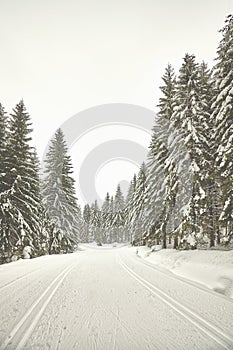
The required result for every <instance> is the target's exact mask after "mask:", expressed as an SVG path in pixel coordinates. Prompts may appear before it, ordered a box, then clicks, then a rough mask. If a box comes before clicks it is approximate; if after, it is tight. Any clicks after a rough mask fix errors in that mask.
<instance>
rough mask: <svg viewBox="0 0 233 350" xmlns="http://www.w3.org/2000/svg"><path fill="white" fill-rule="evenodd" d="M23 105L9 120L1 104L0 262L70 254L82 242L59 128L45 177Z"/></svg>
mask: <svg viewBox="0 0 233 350" xmlns="http://www.w3.org/2000/svg"><path fill="white" fill-rule="evenodd" d="M31 133H32V128H31V121H30V116H29V114H28V113H27V111H26V107H25V105H24V102H23V101H20V102H19V103H18V104H17V105H16V107H15V109H13V112H12V113H11V114H10V115H8V114H7V113H6V112H5V110H4V108H3V106H2V105H1V104H0V263H4V262H9V261H14V260H17V259H19V258H22V257H24V258H29V257H35V256H40V255H44V254H53V253H63V252H65V253H67V252H71V251H73V250H74V248H75V245H76V244H77V243H78V237H79V227H80V221H79V220H80V208H79V206H78V204H77V201H76V198H75V189H74V179H73V178H72V164H71V159H70V156H69V155H68V149H67V146H66V143H65V140H64V135H63V133H62V131H61V130H60V129H59V130H57V132H56V133H55V135H54V137H53V139H52V140H51V143H50V145H49V149H48V153H47V156H46V160H45V162H46V169H45V172H44V174H43V176H42V174H40V165H39V160H38V157H37V154H36V150H35V148H34V147H33V146H32V138H31Z"/></svg>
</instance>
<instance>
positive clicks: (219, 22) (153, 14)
mask: <svg viewBox="0 0 233 350" xmlns="http://www.w3.org/2000/svg"><path fill="white" fill-rule="evenodd" d="M232 12H233V1H232V0H195V1H194V0H192V1H191V0H159V1H158V0H139V1H138V0H114V1H113V0H60V1H59V0H40V1H38V0H0V47H1V54H0V101H1V103H2V104H3V106H5V108H6V109H7V111H10V110H11V108H12V107H13V106H15V104H16V103H17V102H18V101H19V100H20V99H21V98H23V99H24V101H25V104H26V106H27V108H28V111H29V113H30V115H31V117H32V121H33V127H34V140H35V143H36V146H37V149H38V152H39V155H40V156H42V154H43V151H44V149H45V146H46V144H47V142H48V139H49V138H50V136H51V135H52V134H53V132H54V131H55V130H56V128H58V127H59V126H60V125H61V124H62V123H63V122H64V121H65V120H66V119H67V118H69V117H71V116H72V115H74V114H76V113H77V112H79V111H82V110H83V109H86V108H89V107H92V106H95V105H100V104H103V103H111V102H125V103H132V104H137V105H141V106H144V107H147V108H149V109H155V105H156V104H157V102H158V97H159V86H160V84H161V76H162V74H163V72H164V68H165V66H166V65H167V63H168V62H170V63H171V64H173V65H174V67H175V68H176V70H177V71H178V69H179V66H180V65H181V63H182V57H184V54H185V53H186V52H189V53H194V54H196V57H197V60H199V61H202V60H205V61H207V62H209V63H210V65H212V64H213V58H214V57H215V52H216V47H217V44H218V42H219V40H220V38H221V35H220V34H219V33H218V30H219V29H220V28H221V27H222V26H223V24H224V19H225V17H226V16H227V15H228V14H229V13H232Z"/></svg>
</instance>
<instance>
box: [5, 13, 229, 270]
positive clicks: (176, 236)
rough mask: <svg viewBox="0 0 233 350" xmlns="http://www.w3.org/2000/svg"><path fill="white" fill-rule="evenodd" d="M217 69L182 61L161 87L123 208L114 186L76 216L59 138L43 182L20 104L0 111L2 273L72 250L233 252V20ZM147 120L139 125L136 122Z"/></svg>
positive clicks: (186, 59) (58, 135) (190, 59)
mask: <svg viewBox="0 0 233 350" xmlns="http://www.w3.org/2000/svg"><path fill="white" fill-rule="evenodd" d="M221 33H222V40H221V41H220V43H219V46H218V49H217V57H216V61H215V65H214V67H213V68H211V69H209V68H208V66H207V64H206V63H205V62H201V63H198V62H196V59H195V56H194V55H193V54H186V55H185V57H184V59H183V63H182V65H181V67H180V70H179V72H178V75H176V73H175V71H174V69H173V68H172V66H171V65H170V64H169V65H168V66H167V67H166V69H165V73H164V75H163V77H162V80H163V86H161V88H160V89H161V97H160V99H159V102H158V113H157V115H156V116H155V124H154V127H153V133H152V139H151V144H150V149H149V153H148V158H147V160H146V161H145V163H143V164H142V165H141V168H140V171H139V173H138V174H137V175H135V176H134V177H133V179H132V181H131V183H130V186H129V190H128V194H127V196H126V198H124V196H123V194H122V192H121V188H120V186H118V187H117V190H116V194H115V196H110V195H109V193H107V195H106V198H105V201H104V203H103V205H102V207H101V208H99V206H98V203H97V201H95V203H93V204H90V205H89V204H86V205H85V207H84V209H83V212H82V213H81V210H80V207H79V205H78V202H77V199H76V196H75V180H74V178H73V176H72V172H73V169H72V162H71V158H70V156H69V154H68V148H67V145H66V141H65V137H64V135H63V132H62V130H60V129H58V130H57V131H56V133H55V135H54V136H53V138H52V140H51V143H50V146H49V149H48V152H47V156H46V169H45V171H44V173H43V174H41V173H40V164H39V160H38V157H37V154H36V150H35V148H34V147H32V145H31V144H32V140H31V132H32V129H31V122H30V116H29V114H28V113H27V110H26V107H25V105H24V102H23V101H20V102H19V103H18V104H17V105H16V107H15V109H13V112H12V113H11V114H10V115H8V114H7V113H6V112H5V110H4V108H3V106H2V105H0V167H1V171H0V263H3V262H9V261H14V260H17V259H19V258H21V257H24V258H26V257H35V256H39V255H44V254H53V253H67V252H72V251H74V250H75V249H76V247H77V244H78V242H80V241H82V242H91V241H96V242H98V243H99V244H102V243H113V242H133V243H134V244H148V245H150V246H152V245H154V244H161V245H162V247H163V248H166V247H167V245H168V244H172V245H173V246H174V248H180V249H189V248H192V249H195V248H198V247H214V246H216V245H217V246H230V243H231V239H232V236H233V166H232V154H233V16H232V15H229V16H228V17H227V19H226V21H225V25H224V27H223V29H222V30H221ZM142 118H143V116H142Z"/></svg>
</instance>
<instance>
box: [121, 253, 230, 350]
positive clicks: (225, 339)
mask: <svg viewBox="0 0 233 350" xmlns="http://www.w3.org/2000/svg"><path fill="white" fill-rule="evenodd" d="M117 259H118V263H119V265H120V266H121V267H122V268H123V269H124V270H125V271H126V272H127V273H128V274H129V275H130V276H131V277H132V278H133V279H134V280H136V281H137V282H138V283H140V284H141V285H142V286H144V287H145V288H146V289H147V290H149V291H150V292H151V293H152V294H153V295H155V296H156V297H157V298H159V299H160V300H162V301H163V302H164V303H165V304H167V305H168V306H169V307H170V308H172V309H173V310H174V311H176V312H177V313H178V314H179V315H181V316H182V317H183V318H185V319H186V320H188V321H189V322H190V323H192V324H193V325H194V326H195V327H197V328H198V329H200V330H201V331H202V332H203V333H205V334H206V335H207V336H208V337H210V338H211V339H212V340H214V341H215V342H216V343H218V344H219V345H220V346H221V347H222V348H224V349H226V350H232V349H233V338H232V337H231V336H230V335H228V334H226V333H224V332H223V331H222V330H221V329H220V328H218V327H216V326H215V325H213V324H212V323H211V322H209V321H207V320H205V319H204V318H203V317H201V316H199V315H197V314H196V313H194V312H193V311H192V310H190V309H188V308H187V307H186V306H184V305H182V304H180V303H179V302H178V301H176V300H175V299H173V298H172V297H170V296H169V295H168V294H166V293H165V292H163V291H162V290H160V289H159V288H158V287H156V286H154V285H153V284H151V283H150V282H148V281H146V280H145V279H144V278H143V277H141V276H140V275H138V274H137V273H136V272H134V271H133V270H132V269H131V268H130V267H129V266H127V265H126V264H125V263H124V262H123V261H122V260H121V258H120V257H119V255H118V256H117Z"/></svg>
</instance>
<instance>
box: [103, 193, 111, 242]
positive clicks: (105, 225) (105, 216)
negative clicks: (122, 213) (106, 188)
mask: <svg viewBox="0 0 233 350" xmlns="http://www.w3.org/2000/svg"><path fill="white" fill-rule="evenodd" d="M109 215H111V213H110V195H109V193H108V192H107V194H106V197H105V200H104V202H103V204H102V208H101V226H102V237H103V242H104V243H107V242H109V234H108V222H109Z"/></svg>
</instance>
